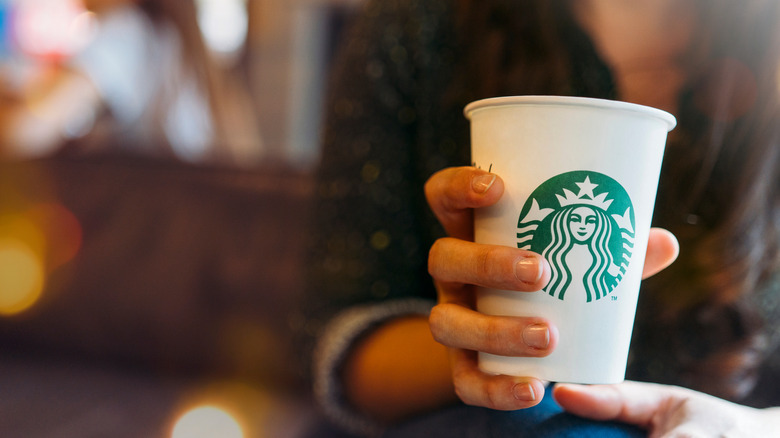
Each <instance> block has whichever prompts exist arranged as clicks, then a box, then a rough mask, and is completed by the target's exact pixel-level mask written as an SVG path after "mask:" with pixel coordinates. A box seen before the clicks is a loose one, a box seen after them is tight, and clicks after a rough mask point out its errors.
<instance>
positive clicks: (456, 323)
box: [429, 304, 558, 357]
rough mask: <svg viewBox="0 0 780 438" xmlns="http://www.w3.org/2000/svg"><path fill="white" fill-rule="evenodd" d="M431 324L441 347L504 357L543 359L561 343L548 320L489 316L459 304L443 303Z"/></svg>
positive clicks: (433, 313)
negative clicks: (442, 345)
mask: <svg viewBox="0 0 780 438" xmlns="http://www.w3.org/2000/svg"><path fill="white" fill-rule="evenodd" d="M429 323H430V327H431V333H432V334H433V337H434V339H435V340H436V341H437V342H439V343H441V344H444V345H446V346H448V347H455V348H461V349H466V350H474V351H482V352H485V353H491V354H497V355H501V356H514V357H543V356H547V355H548V354H550V352H552V351H553V349H555V346H556V345H557V344H558V330H557V329H556V328H555V326H553V325H552V324H550V323H549V321H547V320H546V319H544V318H530V317H512V316H489V315H483V314H481V313H479V312H476V311H474V310H471V309H468V308H465V307H463V306H461V305H458V304H439V305H437V306H435V307H434V308H433V309H432V310H431V314H430V317H429Z"/></svg>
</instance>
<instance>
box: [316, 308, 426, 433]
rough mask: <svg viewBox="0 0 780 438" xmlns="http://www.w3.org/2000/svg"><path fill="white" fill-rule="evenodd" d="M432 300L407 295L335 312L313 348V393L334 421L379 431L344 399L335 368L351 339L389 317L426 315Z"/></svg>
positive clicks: (357, 430)
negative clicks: (337, 313) (336, 313)
mask: <svg viewBox="0 0 780 438" xmlns="http://www.w3.org/2000/svg"><path fill="white" fill-rule="evenodd" d="M433 304H434V303H433V302H431V301H427V300H420V299H407V300H397V301H387V302H382V303H375V304H368V305H363V306H358V307H353V308H350V309H348V310H346V311H344V312H342V313H341V314H339V315H337V316H336V318H334V319H333V320H332V321H331V322H330V323H329V324H328V326H327V327H326V328H325V330H324V331H323V333H322V335H321V336H320V338H319V340H318V342H317V345H316V347H315V350H314V366H313V373H314V375H313V380H314V397H315V399H316V401H317V403H318V404H319V405H320V406H321V408H322V410H323V411H324V413H325V414H326V415H327V416H328V417H329V418H330V419H331V421H333V422H335V423H336V424H337V425H339V426H341V427H343V428H345V429H346V430H348V431H350V432H355V433H359V434H361V435H366V436H374V435H378V434H379V433H381V431H382V429H383V427H382V425H381V424H380V423H378V422H376V421H374V420H372V419H370V418H368V417H366V416H364V415H361V414H360V413H359V412H357V411H356V410H355V409H353V408H352V407H351V406H350V405H349V404H348V403H347V401H346V397H345V396H344V391H343V387H342V383H341V378H340V375H339V372H340V370H341V366H342V365H343V362H344V359H345V358H346V356H347V354H348V353H349V351H350V350H351V349H352V346H353V345H354V344H355V342H356V341H357V340H358V339H359V338H360V337H361V336H362V335H364V334H365V333H367V332H368V331H369V330H371V329H373V328H375V327H376V326H378V325H380V324H381V323H383V322H385V321H388V320H390V319H393V318H396V317H401V316H409V315H428V314H429V313H430V311H431V307H432V306H433Z"/></svg>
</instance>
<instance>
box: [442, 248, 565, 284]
mask: <svg viewBox="0 0 780 438" xmlns="http://www.w3.org/2000/svg"><path fill="white" fill-rule="evenodd" d="M428 271H429V273H430V274H431V276H432V277H433V278H435V279H436V280H437V281H439V282H445V283H459V284H474V285H477V286H483V287H489V288H494V289H502V290H516V291H524V292H533V291H537V290H541V289H542V288H543V287H544V286H545V285H546V284H547V282H548V281H550V266H549V264H548V263H547V261H545V260H544V259H543V258H542V257H541V256H540V255H538V254H535V253H532V252H529V251H523V250H519V249H516V248H510V247H505V246H494V245H482V244H478V243H473V242H466V241H463V240H458V239H453V238H443V239H439V240H438V241H436V242H435V243H434V244H433V246H432V247H431V250H430V253H429V255H428Z"/></svg>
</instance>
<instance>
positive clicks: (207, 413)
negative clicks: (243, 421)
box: [171, 405, 244, 438]
mask: <svg viewBox="0 0 780 438" xmlns="http://www.w3.org/2000/svg"><path fill="white" fill-rule="evenodd" d="M217 437H219V438H243V437H244V432H243V430H242V429H241V425H240V424H238V421H237V420H236V419H235V418H233V416H231V415H230V414H229V413H227V412H226V411H225V410H223V409H221V408H219V407H216V406H209V405H206V406H199V407H196V408H194V409H192V410H190V411H188V412H186V413H185V414H184V415H182V416H181V417H180V418H179V419H178V420H177V421H176V424H175V425H174V427H173V432H172V434H171V438H217Z"/></svg>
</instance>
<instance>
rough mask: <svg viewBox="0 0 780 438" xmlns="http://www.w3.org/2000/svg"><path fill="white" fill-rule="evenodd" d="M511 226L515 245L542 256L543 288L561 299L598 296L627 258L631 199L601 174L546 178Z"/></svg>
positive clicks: (631, 228)
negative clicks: (547, 274)
mask: <svg viewBox="0 0 780 438" xmlns="http://www.w3.org/2000/svg"><path fill="white" fill-rule="evenodd" d="M517 227H518V229H517V239H518V240H517V246H518V248H520V249H526V250H530V251H534V252H536V253H539V254H541V255H542V256H543V257H544V258H545V259H547V261H548V262H549V263H550V267H551V268H552V277H551V279H550V282H549V283H548V284H547V287H545V288H544V290H545V291H546V292H547V293H548V294H549V295H550V296H553V297H557V298H558V299H561V300H564V299H566V300H580V299H581V300H582V301H584V302H592V301H594V300H599V299H601V298H604V297H605V296H607V295H608V294H609V293H610V292H612V291H613V290H614V289H615V287H616V286H617V285H618V283H620V280H622V278H623V276H624V275H625V273H626V269H627V268H628V265H629V263H630V261H631V255H632V251H633V248H634V238H635V232H634V227H635V222H634V208H633V205H632V204H631V199H630V198H629V196H628V193H626V190H625V189H624V188H623V187H622V186H621V185H620V184H619V183H618V182H617V181H615V180H614V179H612V178H610V177H608V176H607V175H603V174H601V173H597V172H590V171H575V172H568V173H564V174H561V175H558V176H555V177H553V178H550V179H549V180H547V181H546V182H544V183H543V184H542V185H540V186H539V187H538V188H537V189H536V190H534V192H533V193H531V196H530V197H529V198H528V201H526V203H525V205H524V206H523V210H522V211H521V212H520V219H519V221H518V224H517ZM578 296H579V297H578Z"/></svg>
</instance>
